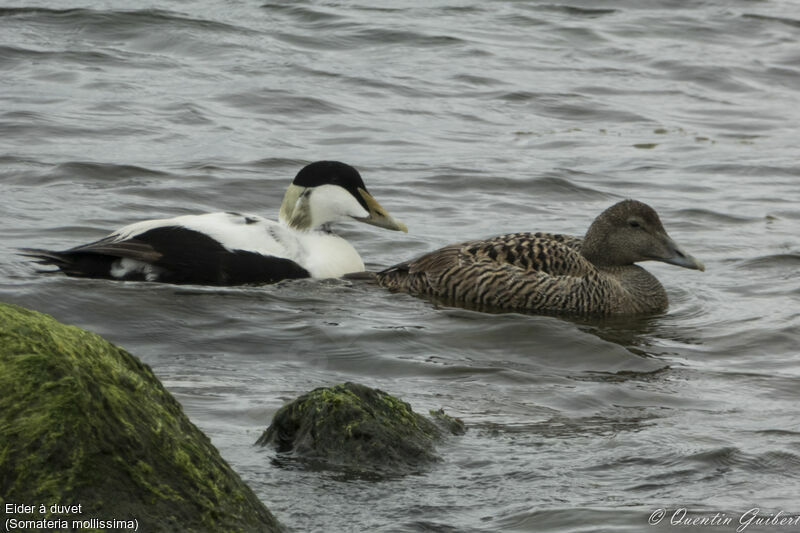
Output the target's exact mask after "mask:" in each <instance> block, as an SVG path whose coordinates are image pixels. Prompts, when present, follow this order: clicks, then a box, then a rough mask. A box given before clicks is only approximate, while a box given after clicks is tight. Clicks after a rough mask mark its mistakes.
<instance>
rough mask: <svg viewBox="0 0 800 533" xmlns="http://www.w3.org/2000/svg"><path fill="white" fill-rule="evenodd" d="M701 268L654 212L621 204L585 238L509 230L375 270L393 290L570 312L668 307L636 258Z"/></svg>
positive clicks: (470, 303) (606, 213) (643, 206)
mask: <svg viewBox="0 0 800 533" xmlns="http://www.w3.org/2000/svg"><path fill="white" fill-rule="evenodd" d="M646 260H655V261H663V262H665V263H670V264H673V265H678V266H681V267H684V268H691V269H697V270H704V269H705V267H704V266H703V264H702V263H701V262H700V261H698V260H697V259H695V258H693V257H692V256H691V255H689V254H687V253H686V252H684V251H683V250H682V249H681V248H680V247H679V246H678V245H677V244H676V243H675V242H674V241H673V240H672V239H671V238H670V237H669V236H668V235H667V233H666V231H665V230H664V227H663V226H662V224H661V221H660V220H659V218H658V215H657V214H656V212H655V211H654V210H653V209H652V208H651V207H650V206H648V205H646V204H644V203H642V202H638V201H635V200H624V201H622V202H619V203H617V204H615V205H613V206H611V207H610V208H608V209H606V210H605V211H604V212H603V213H601V214H600V216H598V217H597V218H596V219H595V221H594V222H593V223H592V225H591V226H590V227H589V230H588V231H587V232H586V235H585V237H583V238H580V237H573V236H569V235H558V234H552V233H511V234H508V235H500V236H497V237H493V238H490V239H486V240H477V241H467V242H463V243H460V244H451V245H449V246H445V247H444V248H441V249H439V250H436V251H433V252H430V253H427V254H425V255H423V256H421V257H419V258H417V259H414V260H411V261H407V262H404V263H400V264H398V265H395V266H393V267H391V268H388V269H386V270H384V271H382V272H379V273H377V280H378V283H379V284H380V285H382V286H384V287H387V288H388V289H390V290H393V291H403V292H408V293H410V294H413V295H416V296H428V297H434V298H436V299H437V300H441V301H444V302H446V303H453V304H457V305H458V304H461V305H467V306H472V307H478V308H489V309H503V310H518V311H530V312H545V313H571V314H599V315H609V314H645V313H657V312H662V311H664V310H666V309H667V305H668V301H667V294H666V292H665V291H664V288H663V287H662V286H661V283H659V281H658V280H657V279H656V278H655V277H654V276H653V275H652V274H650V273H649V272H648V271H647V270H645V269H643V268H642V267H640V266H638V265H636V264H634V263H636V262H639V261H646Z"/></svg>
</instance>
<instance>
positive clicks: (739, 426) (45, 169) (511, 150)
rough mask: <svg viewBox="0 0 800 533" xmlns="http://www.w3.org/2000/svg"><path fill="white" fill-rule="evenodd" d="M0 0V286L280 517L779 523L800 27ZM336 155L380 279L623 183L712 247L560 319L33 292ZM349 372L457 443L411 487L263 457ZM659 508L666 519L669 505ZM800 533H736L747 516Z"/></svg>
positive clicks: (247, 204) (440, 7) (337, 7)
mask: <svg viewBox="0 0 800 533" xmlns="http://www.w3.org/2000/svg"><path fill="white" fill-rule="evenodd" d="M430 4H431V3H429V2H414V1H406V2H393V3H366V2H365V3H358V2H316V1H314V2H311V1H300V2H269V3H265V4H259V3H258V2H241V1H233V0H230V1H226V2H212V1H201V2H185V1H178V0H166V1H161V2H158V3H155V2H139V3H137V4H136V8H135V9H131V8H130V7H129V8H121V7H119V6H120V5H121V4H118V3H114V2H103V1H97V0H95V1H86V2H80V3H79V2H66V1H65V2H40V3H38V4H36V3H32V2H29V3H20V2H4V7H0V70H2V76H0V134H1V135H0V191H1V192H2V194H0V228H2V229H1V230H0V231H1V232H2V236H3V238H2V244H3V246H2V248H0V299H1V300H3V301H6V302H12V303H17V304H21V305H24V306H26V307H29V308H33V309H37V310H40V311H44V312H47V313H50V314H53V315H54V316H56V317H57V318H58V319H60V320H62V321H65V322H68V323H72V324H76V325H79V326H82V327H85V328H87V329H90V330H93V331H96V332H98V333H100V334H102V335H104V336H106V337H107V338H108V339H110V340H112V341H113V342H115V343H118V344H120V345H122V346H124V347H125V348H127V349H129V350H130V351H132V352H133V353H135V354H137V355H138V356H140V357H141V358H142V359H143V360H144V361H145V362H147V363H148V364H150V365H151V366H152V367H153V368H154V370H155V372H156V374H157V375H158V376H159V377H160V378H161V379H162V380H163V382H164V383H165V384H166V386H167V387H168V388H169V389H170V390H171V391H172V392H173V393H174V394H175V395H176V396H177V397H178V399H179V400H180V401H181V403H182V404H183V406H184V407H185V409H186V412H187V413H188V415H189V416H190V418H191V419H192V420H193V421H194V422H195V423H196V424H197V425H198V426H200V427H201V428H202V429H203V430H204V431H205V432H206V433H207V434H208V435H209V436H210V437H211V438H212V440H213V442H214V443H215V444H216V445H217V446H218V448H219V449H220V451H221V452H222V455H223V456H224V457H225V458H226V459H227V460H228V461H229V462H230V463H231V464H232V465H233V467H234V468H235V469H236V470H237V471H238V472H239V473H240V474H241V475H242V477H243V478H244V479H245V480H246V481H247V482H248V483H249V484H250V485H251V486H252V487H253V488H254V490H255V491H256V492H257V493H258V495H259V496H260V497H261V498H262V499H263V501H264V502H265V503H266V504H267V505H268V506H269V508H270V509H271V510H272V511H273V512H275V514H276V515H277V516H278V518H279V519H280V520H281V521H282V522H283V523H285V524H287V525H288V526H290V527H292V528H294V529H295V530H296V531H326V532H330V531H474V532H478V531H480V532H487V531H558V532H567V531H570V532H575V531H609V532H612V531H613V532H619V531H644V530H649V529H648V525H647V522H648V517H650V516H651V514H652V513H653V512H654V511H656V510H657V509H662V508H663V509H666V510H667V516H666V517H665V518H664V520H663V521H662V522H661V525H662V528H656V529H659V530H662V529H663V530H670V529H671V528H669V527H668V525H667V524H668V521H669V520H670V517H671V516H672V513H673V511H675V510H676V509H679V508H687V509H688V514H687V518H693V517H694V518H700V519H702V518H707V519H710V518H711V517H713V516H714V513H717V512H719V513H724V515H723V517H728V518H731V519H732V525H730V524H729V525H726V526H717V527H711V526H701V525H697V526H693V527H681V528H680V529H681V530H687V531H688V530H696V531H709V530H714V531H734V530H735V528H736V527H737V526H738V525H739V524H738V521H739V517H740V515H741V514H742V513H743V512H745V511H747V510H749V509H752V508H756V507H757V508H760V509H761V516H764V517H768V516H769V515H770V514H776V513H778V512H779V511H782V512H783V513H798V512H800V505H798V503H797V502H798V500H797V495H798V492H797V487H798V484H799V483H800V407H798V390H799V388H800V353H799V352H800V349H799V347H800V333H798V331H800V329H799V328H798V326H800V311H798V309H799V308H800V306H798V302H799V301H800V281H799V280H798V270H799V269H800V243H798V229H800V223H799V222H800V163H798V156H799V155H800V151H798V138H800V135H799V134H800V132H798V126H797V124H798V123H800V82H798V80H799V79H800V10H798V6H797V4H796V3H795V2H793V1H789V0H783V1H781V0H775V1H766V0H765V1H744V0H709V1H706V2H688V1H682V0H668V1H655V0H649V1H648V0H627V1H625V0H620V1H615V2H611V1H603V0H600V1H588V0H584V1H580V0H566V1H564V2H561V1H560V0H559V1H550V2H547V1H546V2H538V1H529V2H511V1H504V0H497V1H486V2H474V1H473V2H469V1H458V2H456V1H450V2H436V3H434V5H430ZM318 159H339V160H342V161H346V162H349V163H351V164H353V165H355V166H356V167H358V168H359V169H360V170H361V172H362V174H363V176H364V178H365V181H366V182H367V185H368V186H369V187H370V190H371V191H372V192H373V193H374V194H375V196H376V197H377V198H378V199H379V200H380V201H381V203H382V204H383V205H384V206H385V207H386V208H387V209H388V210H389V211H390V212H391V213H392V214H393V215H395V216H396V217H397V218H399V219H401V220H403V221H405V222H406V223H407V224H408V226H409V228H410V232H409V234H408V235H400V234H397V233H392V232H387V231H382V230H380V229H377V228H372V227H367V226H363V225H347V226H342V227H341V228H340V230H341V233H342V234H343V235H344V236H346V237H347V238H348V239H350V240H351V241H352V242H353V243H354V244H355V246H356V247H357V248H358V249H359V251H360V252H361V253H362V256H363V257H364V259H365V261H366V262H367V264H368V266H369V267H372V268H377V267H381V266H386V265H389V264H392V263H394V262H397V261H400V260H403V259H408V258H410V257H412V256H415V255H417V254H419V253H421V252H423V251H427V250H431V249H433V248H435V247H438V246H441V245H444V244H447V243H450V242H455V241H458V240H464V239H469V238H478V237H485V236H491V235H495V234H498V233H505V232H510V231H525V230H531V231H535V230H541V231H554V232H563V233H574V234H582V233H583V232H584V231H585V230H586V228H587V227H588V225H589V223H590V222H591V220H592V219H593V218H594V216H596V215H597V214H598V213H599V212H600V211H602V210H603V209H604V208H605V207H607V206H608V205H610V204H612V203H614V202H615V201H616V200H618V199H621V198H625V197H634V198H637V199H640V200H643V201H645V202H647V203H649V204H651V205H652V206H653V207H655V208H656V209H657V210H658V211H659V213H660V214H661V217H662V220H663V221H664V224H665V226H666V228H667V230H668V231H669V232H670V233H671V235H672V236H673V237H674V238H675V240H676V241H678V242H679V243H681V244H682V245H683V246H684V247H685V248H686V249H687V250H688V251H690V252H691V253H692V254H693V255H695V256H696V257H698V258H700V259H701V260H703V261H704V262H705V263H706V266H707V271H706V272H705V273H699V272H695V271H688V270H683V269H678V268H674V267H670V266H668V265H662V264H654V265H647V266H648V268H649V269H650V270H651V271H653V272H654V273H655V274H656V275H657V276H658V277H659V278H660V279H661V280H662V282H663V283H664V285H665V286H666V287H667V290H668V292H669V295H670V298H671V301H672V305H671V308H670V311H669V312H668V313H667V314H665V315H663V316H657V317H651V318H648V319H641V320H630V319H625V320H608V321H602V322H598V321H583V322H572V321H568V320H562V319H558V318H553V317H536V316H525V315H520V314H482V313H478V312H474V311H468V310H461V309H451V308H440V307H437V306H435V305H433V304H431V303H429V302H426V301H423V300H418V299H415V298H412V297H410V296H406V295H401V294H395V295H393V294H388V293H385V292H383V291H381V290H378V289H374V288H369V287H364V286H362V285H359V284H351V283H347V282H342V281H299V282H291V283H284V284H279V285H276V286H270V287H247V288H231V289H219V288H213V289H212V288H204V287H175V286H169V285H161V286H159V285H149V284H139V283H113V282H107V281H95V280H75V279H68V278H64V277H59V276H39V275H36V274H35V273H34V271H33V269H32V267H31V265H30V264H28V263H26V262H25V261H23V260H21V259H20V258H18V257H17V256H15V255H14V248H16V247H22V246H36V247H49V248H55V249H60V248H66V247H70V246H72V245H75V244H78V243H82V242H87V241H89V240H92V239H95V238H99V237H101V236H103V235H104V234H105V233H106V232H107V231H108V230H111V229H114V228H116V227H119V226H121V225H123V224H127V223H129V222H133V221H136V220H140V219H144V218H155V217H162V216H172V215H178V214H183V213H193V212H202V211H208V210H236V211H240V212H255V213H259V214H263V215H268V216H272V217H274V216H276V215H277V210H278V206H279V203H280V199H281V198H282V194H283V191H284V189H285V187H286V186H287V185H288V183H289V181H290V180H291V178H292V177H293V176H294V174H295V173H296V171H297V170H298V169H299V168H300V167H301V166H302V165H303V164H304V163H306V162H309V161H313V160H318ZM345 380H352V381H358V382H361V383H364V384H366V385H370V386H375V387H380V388H382V389H384V390H386V391H388V392H391V393H395V394H397V395H400V396H401V397H403V398H404V399H405V400H407V401H409V402H410V403H411V404H412V406H414V408H415V409H417V410H421V411H425V410H427V409H431V408H439V407H443V408H444V409H445V410H446V411H447V412H449V413H450V414H453V415H455V416H459V417H461V418H462V419H463V420H464V421H465V422H466V424H467V425H468V427H469V431H468V433H467V434H466V435H465V436H463V437H460V438H456V439H453V440H451V441H449V442H448V443H447V444H446V445H444V446H443V447H442V448H441V450H440V451H441V454H442V455H443V456H444V457H445V461H444V462H443V463H441V464H439V465H437V466H435V467H434V468H432V469H430V470H428V471H425V472H421V473H419V474H418V475H413V476H409V477H405V478H399V479H389V480H384V481H377V482H376V481H369V480H361V479H347V478H342V477H341V476H340V475H338V474H335V473H329V472H309V471H303V470H299V469H293V468H290V467H286V466H279V465H277V464H275V463H274V461H273V459H274V457H275V454H274V452H272V451H270V450H264V449H259V448H256V447H254V446H253V443H254V442H255V440H256V438H257V437H258V435H259V434H260V432H261V431H262V430H263V429H264V427H265V426H266V425H267V424H268V422H269V420H270V418H271V415H272V414H273V413H274V411H275V410H276V409H277V408H278V407H280V406H281V405H282V403H283V402H284V401H286V400H288V399H290V398H293V397H295V396H297V395H299V394H301V393H303V392H305V391H307V390H309V389H312V388H314V387H318V386H323V385H330V384H334V383H337V382H342V381H345ZM678 518H680V517H678ZM791 530H794V531H798V530H800V527H794V528H792V527H786V526H783V527H781V526H774V525H772V526H770V525H758V524H756V523H755V522H753V523H751V525H750V527H748V528H747V531H791Z"/></svg>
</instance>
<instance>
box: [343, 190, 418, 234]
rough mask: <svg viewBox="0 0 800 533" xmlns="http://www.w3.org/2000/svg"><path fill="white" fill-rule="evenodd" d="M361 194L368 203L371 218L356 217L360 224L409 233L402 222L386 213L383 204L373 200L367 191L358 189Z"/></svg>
mask: <svg viewBox="0 0 800 533" xmlns="http://www.w3.org/2000/svg"><path fill="white" fill-rule="evenodd" d="M358 192H359V194H361V197H362V198H363V199H364V201H365V202H366V203H367V208H368V211H369V216H367V217H363V218H361V217H355V219H356V220H358V221H359V222H364V223H366V224H372V225H373V226H378V227H379V228H386V229H391V230H395V231H402V232H403V233H408V228H407V227H406V225H405V224H403V223H402V222H400V221H399V220H395V219H394V218H392V216H391V215H390V214H389V213H387V212H386V209H384V208H383V207H382V206H381V204H379V203H378V200H376V199H375V198H373V196H372V195H371V194H370V193H368V192H367V191H365V190H364V189H358Z"/></svg>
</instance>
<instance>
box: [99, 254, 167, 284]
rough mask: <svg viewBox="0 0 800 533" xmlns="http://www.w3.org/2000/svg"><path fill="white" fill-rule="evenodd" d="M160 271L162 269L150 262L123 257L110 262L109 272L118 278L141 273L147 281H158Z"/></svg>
mask: <svg viewBox="0 0 800 533" xmlns="http://www.w3.org/2000/svg"><path fill="white" fill-rule="evenodd" d="M162 272H164V271H163V269H161V268H159V267H157V266H154V265H151V264H150V263H145V262H143V261H137V260H136V259H129V258H127V257H124V258H122V259H117V260H116V261H114V262H113V263H112V264H111V271H110V274H111V275H112V276H114V277H115V278H118V279H123V278H126V277H128V276H130V275H131V274H142V275H143V276H144V279H146V280H147V281H158V277H159V276H160V275H161V273H162Z"/></svg>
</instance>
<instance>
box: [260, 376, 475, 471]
mask: <svg viewBox="0 0 800 533" xmlns="http://www.w3.org/2000/svg"><path fill="white" fill-rule="evenodd" d="M432 414H433V418H432V419H431V418H427V417H425V416H422V415H420V414H417V413H415V412H414V411H413V410H412V409H411V406H409V405H408V404H407V403H406V402H404V401H402V400H399V399H397V398H395V397H394V396H391V395H389V394H387V393H385V392H383V391H381V390H378V389H371V388H369V387H366V386H364V385H359V384H356V383H345V384H342V385H336V386H333V387H329V388H319V389H314V390H313V391H311V392H309V393H307V394H304V395H303V396H300V397H299V398H297V399H296V400H294V401H293V402H291V403H289V404H287V405H284V406H283V407H281V408H280V409H279V410H278V412H277V413H275V416H274V417H273V419H272V424H270V426H269V428H267V430H266V431H265V432H264V433H263V434H262V435H261V437H260V438H259V439H258V441H257V443H256V444H260V445H261V446H266V445H272V446H274V447H275V448H276V449H277V450H278V451H279V452H283V453H287V452H291V453H292V454H293V455H294V456H296V457H301V458H304V459H309V460H312V461H315V462H321V463H323V464H324V465H326V466H329V467H334V468H337V467H338V468H345V469H348V470H354V471H357V472H359V473H376V474H380V473H392V474H397V473H407V472H412V471H417V470H419V469H420V468H421V467H422V466H424V465H426V464H428V463H431V462H435V461H439V460H440V457H439V456H438V455H437V454H436V452H435V449H434V445H435V444H436V443H437V442H438V441H440V440H441V439H442V438H443V437H444V436H445V435H446V434H448V433H451V434H463V433H464V424H463V423H462V422H461V421H460V420H457V419H454V418H452V417H449V416H447V415H445V414H444V413H442V412H440V411H439V412H434V413H432Z"/></svg>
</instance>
